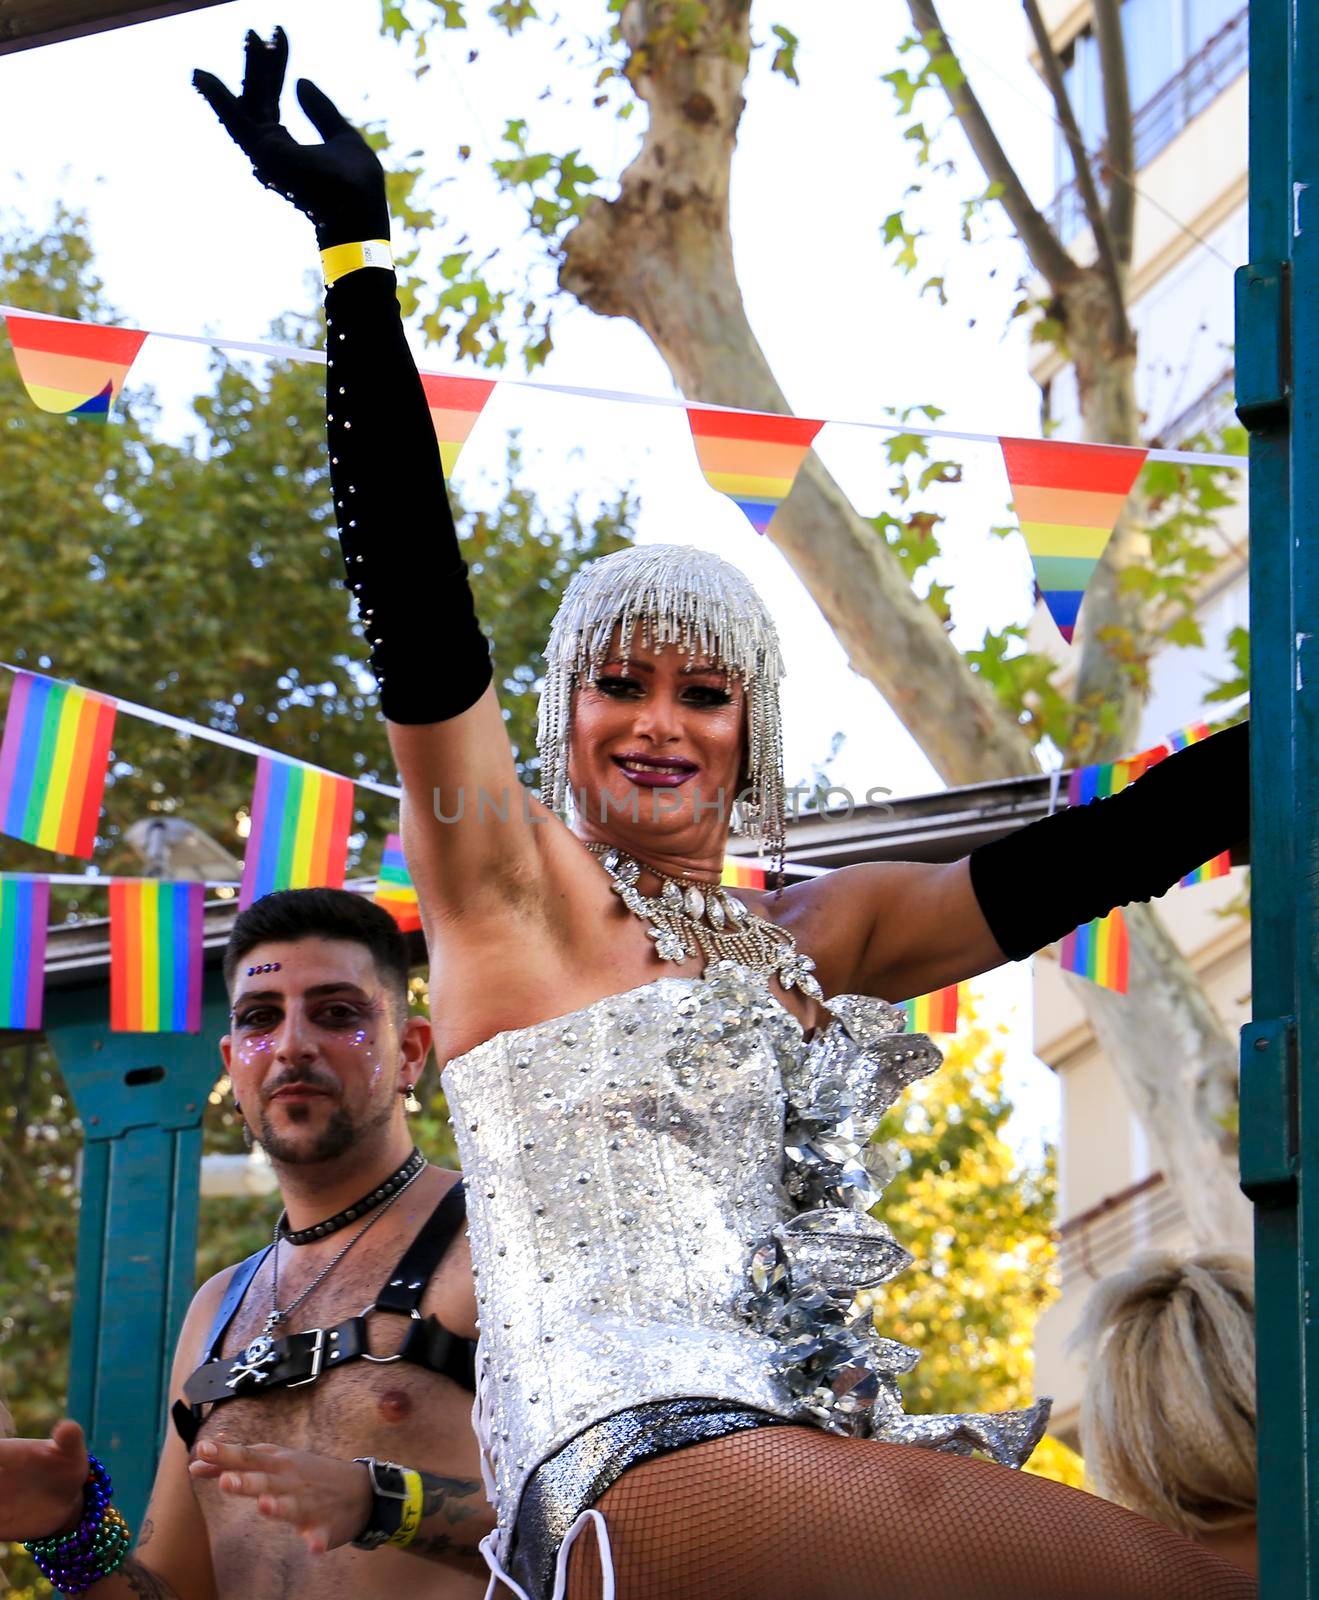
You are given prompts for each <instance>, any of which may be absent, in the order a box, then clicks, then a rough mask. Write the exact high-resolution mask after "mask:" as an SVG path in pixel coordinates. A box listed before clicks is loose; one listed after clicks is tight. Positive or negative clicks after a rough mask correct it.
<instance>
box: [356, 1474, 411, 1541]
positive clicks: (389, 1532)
mask: <svg viewBox="0 0 1319 1600" xmlns="http://www.w3.org/2000/svg"><path fill="white" fill-rule="evenodd" d="M353 1461H354V1463H355V1464H356V1465H358V1466H362V1467H365V1468H366V1471H367V1476H368V1477H369V1478H370V1479H371V1515H370V1516H369V1517H368V1518H367V1522H366V1527H364V1528H363V1529H362V1531H361V1533H359V1534H358V1536H357V1537H356V1538H355V1539H354V1540H353V1544H354V1546H355V1547H356V1548H357V1549H358V1550H378V1549H379V1548H380V1546H381V1545H382V1544H388V1543H389V1541H390V1540H391V1539H392V1538H393V1537H394V1535H395V1534H396V1533H397V1532H398V1530H399V1528H400V1527H401V1526H402V1525H403V1505H404V1502H405V1501H406V1499H407V1497H408V1491H407V1483H406V1481H405V1480H404V1477H403V1468H402V1467H400V1466H399V1465H398V1464H397V1462H394V1461H377V1460H376V1458H375V1457H374V1456H354V1457H353Z"/></svg>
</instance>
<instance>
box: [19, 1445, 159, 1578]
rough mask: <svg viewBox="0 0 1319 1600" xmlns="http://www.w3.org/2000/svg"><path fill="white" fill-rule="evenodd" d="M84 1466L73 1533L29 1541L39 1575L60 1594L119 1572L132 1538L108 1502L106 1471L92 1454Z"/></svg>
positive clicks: (109, 1490)
mask: <svg viewBox="0 0 1319 1600" xmlns="http://www.w3.org/2000/svg"><path fill="white" fill-rule="evenodd" d="M87 1469H88V1470H87V1482H86V1485H85V1486H84V1488H83V1506H82V1517H81V1518H80V1520H79V1522H78V1526H77V1527H76V1528H74V1529H73V1531H72V1532H71V1533H63V1534H52V1535H51V1536H50V1538H48V1539H30V1540H28V1543H27V1552H28V1554H29V1555H30V1556H31V1557H32V1559H33V1560H34V1561H35V1562H36V1564H37V1566H38V1568H39V1569H40V1571H41V1574H42V1576H43V1577H44V1578H45V1579H46V1580H47V1582H48V1583H50V1584H51V1585H52V1587H53V1588H56V1589H58V1590H59V1591H60V1592H61V1594H81V1593H82V1592H83V1590H84V1589H90V1588H91V1586H92V1585H93V1584H94V1583H99V1582H100V1581H101V1579H102V1578H108V1577H109V1576H110V1574H111V1573H112V1572H117V1571H118V1570H119V1568H120V1567H121V1566H122V1565H123V1564H124V1561H125V1560H126V1559H127V1556H128V1550H129V1546H130V1545H131V1544H132V1542H133V1535H132V1534H131V1533H130V1532H129V1529H128V1524H127V1523H126V1522H125V1521H124V1519H123V1517H121V1516H120V1514H119V1513H118V1512H117V1511H116V1510H115V1508H114V1507H113V1506H112V1505H111V1504H110V1497H111V1495H112V1494H113V1493H114V1484H113V1483H112V1482H111V1481H110V1474H109V1473H108V1472H107V1471H106V1470H105V1468H104V1467H103V1466H102V1465H101V1463H100V1462H99V1461H98V1460H97V1459H96V1457H95V1456H93V1455H89V1456H88V1457H87Z"/></svg>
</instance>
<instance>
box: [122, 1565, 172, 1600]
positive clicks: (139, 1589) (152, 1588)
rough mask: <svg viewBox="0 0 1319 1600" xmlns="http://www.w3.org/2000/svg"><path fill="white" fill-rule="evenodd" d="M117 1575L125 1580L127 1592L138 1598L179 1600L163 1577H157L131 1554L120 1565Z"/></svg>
mask: <svg viewBox="0 0 1319 1600" xmlns="http://www.w3.org/2000/svg"><path fill="white" fill-rule="evenodd" d="M119 1576H120V1577H121V1578H124V1579H125V1580H126V1581H127V1583H128V1592H129V1593H130V1594H133V1595H136V1596H138V1600H179V1597H178V1596H177V1595H176V1594H175V1593H174V1591H173V1589H171V1588H170V1586H169V1584H167V1583H166V1582H165V1580H164V1578H158V1577H157V1576H156V1574H155V1573H154V1572H150V1571H148V1569H147V1568H146V1567H144V1566H143V1565H142V1564H141V1562H139V1561H134V1560H133V1558H132V1557H131V1556H130V1557H129V1558H128V1560H127V1561H125V1562H124V1564H123V1566H122V1567H120V1569H119Z"/></svg>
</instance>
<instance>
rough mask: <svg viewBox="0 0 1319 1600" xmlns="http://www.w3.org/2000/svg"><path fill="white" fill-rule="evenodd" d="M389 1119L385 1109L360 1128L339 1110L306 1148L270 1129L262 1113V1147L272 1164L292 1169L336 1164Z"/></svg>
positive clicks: (345, 1113) (337, 1107) (340, 1107)
mask: <svg viewBox="0 0 1319 1600" xmlns="http://www.w3.org/2000/svg"><path fill="white" fill-rule="evenodd" d="M389 1116H390V1108H389V1107H388V1106H385V1107H383V1108H382V1109H381V1110H380V1111H379V1112H377V1114H376V1115H375V1116H374V1117H373V1118H372V1119H371V1120H370V1121H369V1122H367V1123H363V1124H358V1123H355V1122H354V1121H353V1119H352V1118H351V1117H350V1116H349V1115H348V1113H347V1112H346V1111H345V1110H344V1108H343V1107H342V1106H336V1107H335V1108H334V1111H333V1112H332V1114H331V1116H330V1119H329V1121H328V1122H327V1123H326V1124H325V1126H324V1127H323V1128H322V1129H321V1131H320V1133H319V1134H318V1135H317V1136H316V1140H315V1143H314V1144H311V1145H303V1144H299V1143H296V1142H295V1141H293V1140H291V1139H289V1138H287V1137H286V1136H285V1135H284V1134H281V1133H277V1132H276V1131H275V1129H274V1128H273V1127H272V1126H271V1123H270V1117H269V1115H268V1113H267V1112H266V1111H265V1110H263V1111H262V1113H261V1145H262V1148H263V1149H264V1150H265V1152H266V1154H267V1155H268V1156H269V1157H270V1159H271V1160H272V1161H282V1162H283V1163H284V1165H285V1166H289V1167H310V1166H315V1165H316V1163H317V1162H319V1161H333V1160H334V1159H335V1158H336V1156H341V1155H343V1153H344V1152H345V1151H346V1150H350V1149H352V1147H353V1145H355V1144H356V1143H357V1142H358V1141H359V1140H360V1139H361V1138H362V1136H363V1135H364V1134H367V1133H370V1132H371V1131H372V1130H373V1129H375V1128H379V1127H381V1126H383V1124H384V1123H386V1122H388V1121H389ZM293 1120H295V1119H293Z"/></svg>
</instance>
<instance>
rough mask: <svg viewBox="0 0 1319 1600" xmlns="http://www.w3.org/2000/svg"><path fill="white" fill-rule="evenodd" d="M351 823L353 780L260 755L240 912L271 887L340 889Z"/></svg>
mask: <svg viewBox="0 0 1319 1600" xmlns="http://www.w3.org/2000/svg"><path fill="white" fill-rule="evenodd" d="M352 822H353V785H352V780H351V779H349V778H340V777H336V776H335V774H334V773H332V772H323V771H322V770H321V769H320V768H319V767H308V766H304V765H303V763H302V762H300V761H282V760H280V759H279V757H278V756H260V757H258V759H257V764H256V788H255V790H254V791H253V795H252V826H251V829H250V831H249V833H248V836H247V855H246V857H245V858H244V861H243V886H242V888H241V890H240V891H239V895H238V905H239V909H240V910H241V909H243V908H244V907H246V906H250V905H251V904H252V902H253V900H259V899H260V898H261V896H262V895H263V894H269V893H270V892H271V891H272V890H273V889H311V888H320V887H326V888H331V889H342V888H343V880H344V871H345V869H346V867H347V865H348V834H349V832H350V830H351V828H352Z"/></svg>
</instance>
